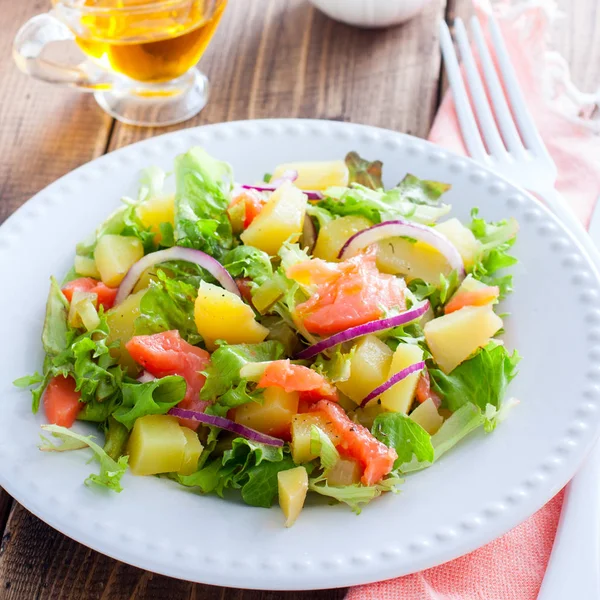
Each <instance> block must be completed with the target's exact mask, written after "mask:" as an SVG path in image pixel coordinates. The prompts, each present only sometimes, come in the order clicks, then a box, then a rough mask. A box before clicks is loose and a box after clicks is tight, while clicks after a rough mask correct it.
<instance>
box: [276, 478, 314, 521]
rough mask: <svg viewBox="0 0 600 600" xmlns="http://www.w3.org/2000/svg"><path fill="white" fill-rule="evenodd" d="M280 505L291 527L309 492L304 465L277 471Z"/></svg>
mask: <svg viewBox="0 0 600 600" xmlns="http://www.w3.org/2000/svg"><path fill="white" fill-rule="evenodd" d="M277 487H278V490H279V506H281V510H282V511H283V514H284V515H285V526H286V527H291V526H292V525H293V524H294V522H295V521H296V519H297V518H298V515H299V514H300V512H301V511H302V507H303V506H304V500H306V493H307V492H308V473H307V472H306V469H305V468H304V467H295V468H293V469H288V470H287V471H279V473H277Z"/></svg>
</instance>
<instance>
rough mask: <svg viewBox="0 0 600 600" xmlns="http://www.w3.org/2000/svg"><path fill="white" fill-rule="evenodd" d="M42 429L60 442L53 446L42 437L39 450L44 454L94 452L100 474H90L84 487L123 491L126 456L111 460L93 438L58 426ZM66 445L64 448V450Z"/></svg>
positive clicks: (43, 426) (46, 426)
mask: <svg viewBox="0 0 600 600" xmlns="http://www.w3.org/2000/svg"><path fill="white" fill-rule="evenodd" d="M42 429H43V430H44V431H47V432H49V433H51V434H52V435H53V436H54V437H56V438H58V439H59V440H62V445H58V446H57V445H55V444H54V443H53V442H51V441H50V440H49V439H47V438H45V437H44V436H41V437H42V444H41V445H40V450H43V451H44V452H62V451H64V450H77V449H80V448H84V447H86V446H87V447H89V448H91V450H92V451H93V452H94V456H95V458H96V460H97V461H98V462H99V463H100V473H99V474H95V473H92V474H91V475H90V476H89V477H88V478H87V479H86V480H85V483H86V485H90V484H92V483H94V484H96V485H99V486H101V487H106V488H108V489H110V490H113V491H115V492H120V491H122V490H123V488H122V487H121V478H122V477H123V475H124V473H125V471H126V470H127V461H128V458H129V457H127V456H121V457H120V458H119V460H118V461H115V460H113V459H112V458H111V457H110V456H109V455H108V454H107V453H106V452H105V451H104V450H103V449H102V448H101V447H100V446H99V445H98V444H96V443H95V442H94V441H92V440H93V439H94V437H93V436H91V435H90V436H84V435H80V434H78V433H75V432H74V431H71V430H70V429H67V428H66V427H61V426H59V425H42ZM65 445H66V448H65Z"/></svg>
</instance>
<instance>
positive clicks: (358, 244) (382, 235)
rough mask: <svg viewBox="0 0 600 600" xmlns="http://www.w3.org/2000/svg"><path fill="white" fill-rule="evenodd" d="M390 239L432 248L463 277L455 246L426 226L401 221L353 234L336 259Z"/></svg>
mask: <svg viewBox="0 0 600 600" xmlns="http://www.w3.org/2000/svg"><path fill="white" fill-rule="evenodd" d="M391 237H409V238H412V239H414V240H417V241H419V242H423V243H425V244H429V245H430V246H433V247H434V248H435V249H436V250H437V251H438V252H440V253H441V254H443V255H444V257H445V258H446V260H447V261H448V264H449V265H450V267H452V269H453V270H456V271H458V275H459V277H463V276H464V274H465V265H464V263H463V259H462V257H461V255H460V253H459V251H458V250H457V249H456V246H454V244H452V242H451V241H450V240H449V239H448V238H447V237H446V236H445V235H443V234H441V233H440V232H439V231H436V230H435V229H433V228H431V227H428V226H427V225H421V224H420V223H413V222H411V221H405V220H403V219H395V220H394V221H384V222H383V223H379V224H378V225H373V227H369V228H368V229H363V230H362V231H359V232H358V233H355V234H354V235H353V236H352V237H351V238H350V239H348V240H347V241H346V243H345V244H344V245H343V246H342V249H341V250H340V252H339V254H338V258H341V259H346V258H351V257H352V256H356V255H357V254H358V253H359V252H360V251H361V250H364V249H365V248H367V247H368V246H370V245H371V244H375V243H377V242H380V241H381V240H385V239H387V238H391Z"/></svg>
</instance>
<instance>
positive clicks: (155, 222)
mask: <svg viewBox="0 0 600 600" xmlns="http://www.w3.org/2000/svg"><path fill="white" fill-rule="evenodd" d="M136 211H137V216H138V217H139V219H140V221H141V222H142V225H143V226H144V227H149V228H150V231H152V232H153V233H154V234H155V235H154V241H155V242H156V243H157V244H158V243H160V240H161V239H162V236H161V233H160V224H161V223H170V224H171V225H173V226H174V225H175V196H163V197H162V198H161V197H159V198H152V199H151V200H146V202H142V204H140V205H139V206H138V207H137V209H136Z"/></svg>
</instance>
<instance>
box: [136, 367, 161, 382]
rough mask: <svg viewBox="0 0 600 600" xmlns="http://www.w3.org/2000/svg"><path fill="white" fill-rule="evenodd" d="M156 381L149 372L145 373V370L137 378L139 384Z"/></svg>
mask: <svg viewBox="0 0 600 600" xmlns="http://www.w3.org/2000/svg"><path fill="white" fill-rule="evenodd" d="M155 379H156V377H154V375H152V373H150V372H149V371H146V370H145V369H144V370H143V371H142V372H141V373H140V376H139V377H138V378H137V380H138V381H139V382H140V383H150V382H151V381H154V380H155Z"/></svg>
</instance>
